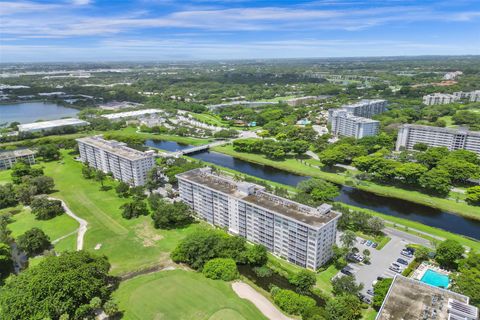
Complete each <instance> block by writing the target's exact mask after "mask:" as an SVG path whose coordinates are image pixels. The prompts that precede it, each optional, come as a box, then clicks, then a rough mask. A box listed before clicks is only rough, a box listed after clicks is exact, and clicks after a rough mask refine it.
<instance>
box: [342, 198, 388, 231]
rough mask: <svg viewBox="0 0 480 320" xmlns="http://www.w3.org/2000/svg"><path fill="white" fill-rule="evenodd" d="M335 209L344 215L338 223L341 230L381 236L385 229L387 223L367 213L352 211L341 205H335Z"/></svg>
mask: <svg viewBox="0 0 480 320" xmlns="http://www.w3.org/2000/svg"><path fill="white" fill-rule="evenodd" d="M334 209H335V210H338V211H340V212H341V213H342V216H341V217H340V220H339V221H338V228H339V229H340V230H352V231H362V232H364V233H366V234H372V235H379V234H381V233H382V230H383V228H385V223H384V222H383V220H382V219H380V218H378V217H375V216H372V215H369V214H367V213H365V212H362V211H358V210H351V209H350V208H348V207H345V206H342V205H341V204H335V206H334Z"/></svg>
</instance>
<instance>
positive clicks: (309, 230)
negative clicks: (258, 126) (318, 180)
mask: <svg viewBox="0 0 480 320" xmlns="http://www.w3.org/2000/svg"><path fill="white" fill-rule="evenodd" d="M177 178H178V185H179V191H180V198H181V199H182V201H184V202H185V203H186V204H188V205H189V206H190V207H191V208H192V209H193V210H194V211H195V212H196V213H197V215H198V216H199V217H200V218H201V219H203V220H205V221H207V222H208V223H210V224H212V225H215V226H218V227H220V228H225V229H227V230H228V232H230V233H232V234H234V235H238V236H241V237H243V238H246V239H247V240H248V241H251V242H253V243H257V244H261V245H263V246H265V247H266V248H267V250H268V251H270V252H272V253H274V254H275V255H278V256H280V257H282V258H285V259H286V260H288V261H290V262H292V263H294V264H297V265H299V266H302V267H304V268H308V269H312V270H316V269H318V268H319V267H320V266H321V265H323V264H325V263H326V262H327V261H328V260H330V259H331V257H332V255H333V252H332V246H333V245H334V244H335V239H336V233H337V222H338V219H339V218H340V216H341V214H340V213H337V212H335V211H333V210H331V206H330V205H327V204H323V205H321V206H320V207H318V208H312V207H309V206H306V205H302V204H299V203H296V202H294V201H291V200H288V199H285V198H281V197H278V196H276V195H273V194H271V193H268V192H267V191H266V190H265V188H264V187H262V186H259V185H256V184H253V183H247V182H238V181H234V180H233V179H230V178H227V177H224V176H220V175H217V174H214V173H212V171H211V169H210V168H201V169H194V170H191V171H187V172H185V173H182V174H179V175H177Z"/></svg>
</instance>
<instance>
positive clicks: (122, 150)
mask: <svg viewBox="0 0 480 320" xmlns="http://www.w3.org/2000/svg"><path fill="white" fill-rule="evenodd" d="M76 140H77V141H78V142H81V143H85V144H88V145H91V146H94V147H97V148H100V149H102V150H104V151H107V152H110V153H113V154H116V155H118V156H120V157H122V158H125V159H128V160H132V161H134V160H141V159H145V158H149V157H152V156H153V155H154V152H153V151H146V152H142V151H139V150H135V149H132V148H129V147H127V144H126V143H123V142H118V141H115V140H105V139H103V138H102V136H91V137H85V138H78V139H76Z"/></svg>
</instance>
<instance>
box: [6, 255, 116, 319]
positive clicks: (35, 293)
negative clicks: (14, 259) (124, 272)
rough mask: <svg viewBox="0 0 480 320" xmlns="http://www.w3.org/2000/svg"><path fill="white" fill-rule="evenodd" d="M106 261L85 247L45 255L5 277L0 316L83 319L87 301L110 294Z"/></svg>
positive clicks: (89, 312) (88, 312) (89, 309)
mask: <svg viewBox="0 0 480 320" xmlns="http://www.w3.org/2000/svg"><path fill="white" fill-rule="evenodd" d="M109 269H110V264H109V263H108V261H107V259H106V258H105V257H100V256H96V255H93V254H91V253H88V252H86V251H78V252H65V253H63V254H62V255H61V256H58V257H57V256H51V257H46V258H45V259H44V260H42V262H40V264H39V265H38V266H35V267H31V268H28V269H27V270H26V271H24V272H22V273H20V274H19V275H18V276H14V277H12V278H11V279H9V280H8V281H7V282H6V284H5V286H4V287H3V288H1V289H0V318H2V319H5V320H10V319H11V320H13V319H47V318H48V319H59V318H61V317H63V319H65V318H68V319H84V318H85V317H92V316H93V313H92V311H93V309H92V307H91V306H90V302H91V301H92V299H93V298H95V297H98V298H99V299H100V301H107V300H108V299H109V297H110V285H111V283H112V280H111V278H110V277H109V275H108V270H109Z"/></svg>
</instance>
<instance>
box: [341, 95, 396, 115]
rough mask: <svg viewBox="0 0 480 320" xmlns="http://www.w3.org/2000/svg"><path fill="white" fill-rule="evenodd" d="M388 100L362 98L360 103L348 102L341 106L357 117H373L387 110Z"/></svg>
mask: <svg viewBox="0 0 480 320" xmlns="http://www.w3.org/2000/svg"><path fill="white" fill-rule="evenodd" d="M387 104H388V102H387V100H380V99H377V100H361V101H360V102H358V103H354V104H346V105H343V106H342V107H341V108H342V109H345V110H346V111H348V112H349V113H351V114H353V115H354V116H357V117H364V118H371V117H373V116H374V115H376V114H380V113H383V112H385V111H386V110H387Z"/></svg>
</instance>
